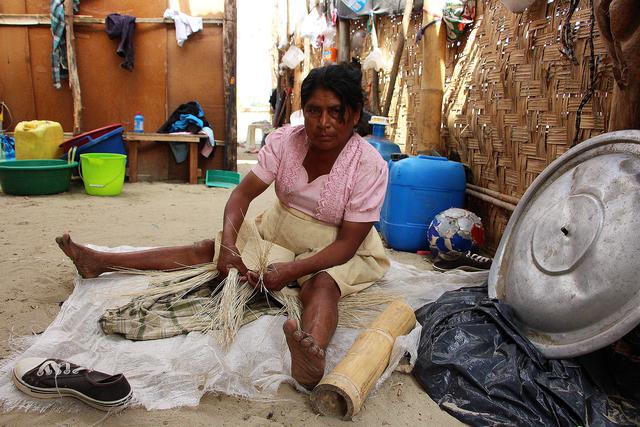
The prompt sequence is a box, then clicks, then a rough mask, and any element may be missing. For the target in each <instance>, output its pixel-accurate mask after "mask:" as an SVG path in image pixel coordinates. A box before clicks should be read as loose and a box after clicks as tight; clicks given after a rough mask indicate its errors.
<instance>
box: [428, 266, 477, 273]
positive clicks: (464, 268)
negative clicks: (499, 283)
mask: <svg viewBox="0 0 640 427" xmlns="http://www.w3.org/2000/svg"><path fill="white" fill-rule="evenodd" d="M433 270H434V271H438V272H440V273H446V272H447V271H456V270H459V271H467V272H469V273H474V272H476V271H489V269H488V268H477V267H470V266H468V265H462V266H460V267H455V268H440V267H436V266H435V265H434V266H433Z"/></svg>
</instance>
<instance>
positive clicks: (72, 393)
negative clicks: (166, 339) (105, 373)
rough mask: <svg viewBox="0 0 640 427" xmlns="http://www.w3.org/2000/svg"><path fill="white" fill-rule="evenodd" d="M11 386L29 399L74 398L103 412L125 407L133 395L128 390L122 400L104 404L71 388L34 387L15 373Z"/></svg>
mask: <svg viewBox="0 0 640 427" xmlns="http://www.w3.org/2000/svg"><path fill="white" fill-rule="evenodd" d="M13 384H14V385H15V386H16V387H17V388H18V390H20V391H21V392H23V393H25V394H27V395H29V396H31V397H36V398H38V399H58V398H60V397H75V398H76V399H78V400H81V401H82V402H84V403H86V404H87V405H89V406H92V407H94V408H96V409H99V410H101V411H105V412H108V411H111V410H113V409H116V408H119V407H121V406H124V405H126V404H127V403H128V402H129V400H131V396H132V395H133V391H132V390H129V394H127V395H126V396H125V397H123V398H122V399H119V400H114V401H112V402H105V401H101V400H95V399H92V398H91V397H89V396H86V395H85V394H83V393H81V392H79V391H77V390H73V389H71V388H57V389H50V388H41V387H34V386H31V385H29V384H27V383H25V382H24V381H22V379H21V378H18V377H17V376H16V375H15V373H14V374H13Z"/></svg>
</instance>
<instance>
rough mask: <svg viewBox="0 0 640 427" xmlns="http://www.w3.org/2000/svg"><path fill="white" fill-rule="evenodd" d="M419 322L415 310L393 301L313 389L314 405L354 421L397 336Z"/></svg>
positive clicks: (400, 302) (322, 410)
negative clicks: (353, 418)
mask: <svg viewBox="0 0 640 427" xmlns="http://www.w3.org/2000/svg"><path fill="white" fill-rule="evenodd" d="M415 324H416V316H415V314H414V313H413V309H412V308H411V307H409V306H408V305H407V304H406V303H405V302H404V301H402V300H396V301H393V302H392V303H391V304H389V306H388V307H387V308H386V309H385V310H384V311H383V312H382V313H381V314H380V315H379V316H378V317H376V319H375V320H374V321H373V323H372V324H371V325H370V326H369V327H368V328H367V329H365V330H364V331H362V332H361V333H360V335H358V338H357V339H356V341H355V342H354V343H353V345H352V346H351V348H350V349H349V351H348V352H347V354H346V356H344V358H343V359H342V360H341V361H340V362H339V363H338V365H336V367H335V368H334V369H333V371H331V372H330V373H329V374H327V375H326V376H325V377H324V378H323V379H322V380H321V381H320V383H319V384H318V385H317V386H316V387H315V388H314V389H313V391H312V392H311V405H312V406H313V408H314V409H315V410H316V411H317V412H319V413H321V414H323V415H334V416H339V417H341V418H342V419H344V420H350V419H351V418H352V417H353V416H354V415H355V414H357V413H358V412H359V411H360V409H361V408H362V404H363V403H364V401H365V400H366V398H367V396H368V395H369V392H370V391H371V388H372V387H373V385H374V384H375V383H376V381H377V380H378V378H380V375H382V373H383V372H384V370H385V369H386V368H387V366H388V365H389V358H390V357H391V350H392V349H393V344H394V343H395V340H396V338H398V337H399V336H401V335H405V334H407V333H409V332H410V331H411V329H413V327H414V326H415Z"/></svg>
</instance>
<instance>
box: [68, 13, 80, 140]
mask: <svg viewBox="0 0 640 427" xmlns="http://www.w3.org/2000/svg"><path fill="white" fill-rule="evenodd" d="M64 26H65V31H66V33H67V37H66V44H67V66H68V67H69V86H70V87H71V96H72V97H73V134H74V135H77V134H79V133H80V130H81V129H82V96H81V92H80V78H79V77H78V64H77V62H76V36H75V33H74V31H73V2H72V1H67V2H65V4H64Z"/></svg>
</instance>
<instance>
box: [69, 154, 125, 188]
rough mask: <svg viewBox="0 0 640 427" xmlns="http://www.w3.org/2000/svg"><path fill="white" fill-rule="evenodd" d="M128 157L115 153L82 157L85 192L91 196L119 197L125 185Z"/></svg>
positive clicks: (81, 165)
mask: <svg viewBox="0 0 640 427" xmlns="http://www.w3.org/2000/svg"><path fill="white" fill-rule="evenodd" d="M126 163H127V156H125V155H123V154H113V153H86V154H81V155H80V167H81V170H82V180H83V181H84V190H85V191H86V192H87V194H89V195H91V196H117V195H118V194H120V192H121V191H122V187H123V185H124V172H125V166H126Z"/></svg>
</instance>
